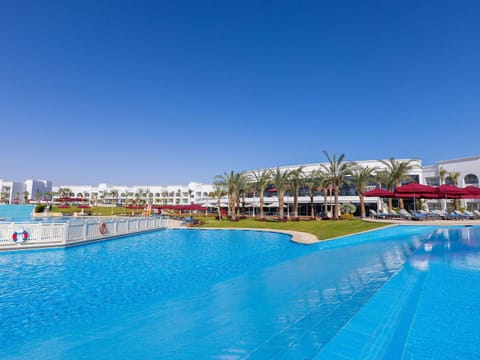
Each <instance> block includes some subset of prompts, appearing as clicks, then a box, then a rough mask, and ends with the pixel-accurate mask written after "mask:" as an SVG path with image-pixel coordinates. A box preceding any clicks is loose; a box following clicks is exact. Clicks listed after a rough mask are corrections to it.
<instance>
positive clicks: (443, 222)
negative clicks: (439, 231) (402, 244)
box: [364, 218, 480, 226]
mask: <svg viewBox="0 0 480 360" xmlns="http://www.w3.org/2000/svg"><path fill="white" fill-rule="evenodd" d="M364 220H365V221H370V222H376V223H384V224H395V225H415V226H418V225H428V226H430V225H433V226H435V225H437V226H463V225H480V219H479V220H404V219H385V220H384V219H373V218H367V219H364Z"/></svg>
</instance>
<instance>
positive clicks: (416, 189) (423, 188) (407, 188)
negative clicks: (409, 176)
mask: <svg viewBox="0 0 480 360" xmlns="http://www.w3.org/2000/svg"><path fill="white" fill-rule="evenodd" d="M397 193H400V194H402V193H403V194H405V193H410V194H435V193H438V190H437V188H436V187H434V186H428V185H422V184H417V183H410V184H407V185H403V186H397V188H395V194H397Z"/></svg>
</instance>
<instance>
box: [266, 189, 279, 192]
mask: <svg viewBox="0 0 480 360" xmlns="http://www.w3.org/2000/svg"><path fill="white" fill-rule="evenodd" d="M277 191H278V190H277V188H271V189H268V192H277Z"/></svg>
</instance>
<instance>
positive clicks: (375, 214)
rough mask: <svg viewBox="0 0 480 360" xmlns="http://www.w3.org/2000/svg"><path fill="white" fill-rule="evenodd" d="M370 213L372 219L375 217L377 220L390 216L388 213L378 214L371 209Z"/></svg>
mask: <svg viewBox="0 0 480 360" xmlns="http://www.w3.org/2000/svg"><path fill="white" fill-rule="evenodd" d="M368 211H369V212H370V217H373V218H376V219H386V218H387V216H388V214H386V213H377V212H376V211H375V210H373V209H369V210H368Z"/></svg>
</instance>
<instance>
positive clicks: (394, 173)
mask: <svg viewBox="0 0 480 360" xmlns="http://www.w3.org/2000/svg"><path fill="white" fill-rule="evenodd" d="M379 161H380V162H381V163H383V164H384V165H385V166H386V167H387V168H386V170H385V171H386V177H387V178H386V182H387V183H388V184H389V185H390V186H391V187H390V188H388V190H394V189H393V187H397V186H400V185H401V184H402V182H403V181H405V180H409V179H411V177H410V175H408V173H409V172H410V170H412V169H413V167H414V165H413V164H412V162H413V161H414V160H407V161H397V160H395V159H394V158H390V159H388V160H379ZM388 206H389V207H390V210H391V209H392V208H391V200H389V203H388ZM399 206H400V209H404V208H405V206H404V204H403V199H401V198H400V199H399Z"/></svg>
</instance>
